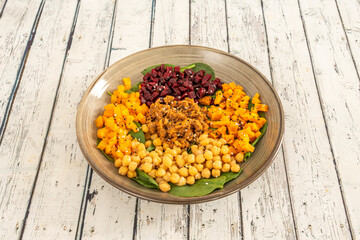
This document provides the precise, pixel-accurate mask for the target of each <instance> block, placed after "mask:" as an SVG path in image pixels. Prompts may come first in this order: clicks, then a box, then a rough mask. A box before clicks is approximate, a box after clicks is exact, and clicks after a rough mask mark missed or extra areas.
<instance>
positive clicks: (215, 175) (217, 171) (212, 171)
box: [211, 169, 221, 178]
mask: <svg viewBox="0 0 360 240" xmlns="http://www.w3.org/2000/svg"><path fill="white" fill-rule="evenodd" d="M220 174H221V171H220V170H219V169H213V170H211V175H212V176H213V177H215V178H216V177H219V176H220Z"/></svg>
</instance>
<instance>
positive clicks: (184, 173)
mask: <svg viewBox="0 0 360 240" xmlns="http://www.w3.org/2000/svg"><path fill="white" fill-rule="evenodd" d="M178 173H179V174H180V176H183V177H187V176H188V175H189V171H188V169H187V168H185V167H182V168H180V169H179V170H178Z"/></svg>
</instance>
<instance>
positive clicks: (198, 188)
mask: <svg viewBox="0 0 360 240" xmlns="http://www.w3.org/2000/svg"><path fill="white" fill-rule="evenodd" d="M225 181H226V177H225V176H220V177H218V178H209V179H200V180H197V181H196V182H195V183H194V184H193V185H185V186H181V187H179V186H177V185H174V184H171V189H170V191H169V193H170V194H171V195H174V196H178V197H199V196H204V195H207V194H209V193H211V192H212V191H214V190H215V189H218V188H223V187H224V184H225Z"/></svg>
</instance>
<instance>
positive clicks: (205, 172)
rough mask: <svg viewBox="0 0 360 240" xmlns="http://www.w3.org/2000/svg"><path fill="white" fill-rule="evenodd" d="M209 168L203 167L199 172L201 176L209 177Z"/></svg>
mask: <svg viewBox="0 0 360 240" xmlns="http://www.w3.org/2000/svg"><path fill="white" fill-rule="evenodd" d="M210 175H211V174H210V170H209V169H208V168H204V169H203V170H202V172H201V176H202V177H203V178H210Z"/></svg>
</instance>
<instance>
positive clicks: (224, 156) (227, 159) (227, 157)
mask: <svg viewBox="0 0 360 240" xmlns="http://www.w3.org/2000/svg"><path fill="white" fill-rule="evenodd" d="M222 160H223V162H224V163H229V162H231V157H230V154H225V155H223V156H222Z"/></svg>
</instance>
